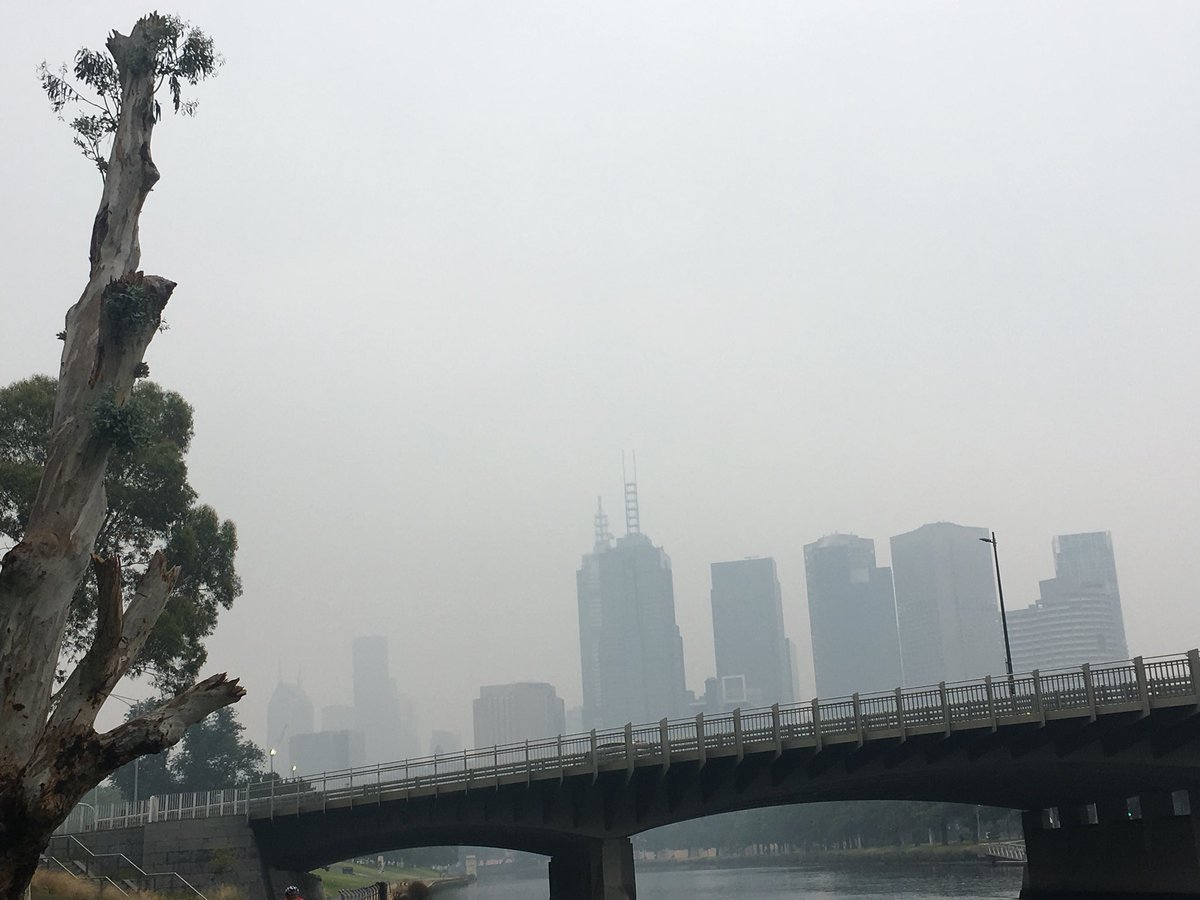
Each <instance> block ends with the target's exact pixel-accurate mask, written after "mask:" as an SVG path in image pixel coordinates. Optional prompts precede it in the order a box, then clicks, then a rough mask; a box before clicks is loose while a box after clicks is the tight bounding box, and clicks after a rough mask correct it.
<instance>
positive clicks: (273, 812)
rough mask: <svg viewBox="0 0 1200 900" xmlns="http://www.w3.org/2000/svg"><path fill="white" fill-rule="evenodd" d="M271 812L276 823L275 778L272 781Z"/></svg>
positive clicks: (272, 819)
mask: <svg viewBox="0 0 1200 900" xmlns="http://www.w3.org/2000/svg"><path fill="white" fill-rule="evenodd" d="M270 811H271V821H272V822H274V821H275V779H274V778H272V779H271V802H270Z"/></svg>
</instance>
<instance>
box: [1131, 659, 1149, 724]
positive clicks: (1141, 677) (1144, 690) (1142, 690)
mask: <svg viewBox="0 0 1200 900" xmlns="http://www.w3.org/2000/svg"><path fill="white" fill-rule="evenodd" d="M1133 674H1134V676H1135V677H1136V678H1137V689H1138V699H1139V700H1141V701H1142V718H1145V717H1146V716H1148V715H1150V685H1149V684H1148V683H1147V682H1146V663H1145V661H1144V660H1143V659H1142V658H1141V657H1140V656H1135V657H1134V658H1133Z"/></svg>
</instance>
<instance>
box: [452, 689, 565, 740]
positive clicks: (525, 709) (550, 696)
mask: <svg viewBox="0 0 1200 900" xmlns="http://www.w3.org/2000/svg"><path fill="white" fill-rule="evenodd" d="M472 712H473V714H474V719H475V746H476V747H488V746H491V745H494V744H512V743H515V742H517V741H524V740H531V739H534V738H544V737H553V736H554V735H558V734H563V733H564V732H565V731H566V730H567V725H566V710H565V707H564V705H563V702H562V700H561V699H560V698H559V696H558V694H557V693H556V692H555V690H554V685H552V684H546V683H545V682H544V681H536V682H535V681H523V682H518V683H516V684H492V685H485V686H484V687H481V688H480V689H479V696H478V697H477V698H476V699H475V701H474V703H473V704H472Z"/></svg>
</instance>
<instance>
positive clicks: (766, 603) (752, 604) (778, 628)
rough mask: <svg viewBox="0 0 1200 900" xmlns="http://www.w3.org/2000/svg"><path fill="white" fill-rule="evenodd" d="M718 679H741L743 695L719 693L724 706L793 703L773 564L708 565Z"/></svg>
mask: <svg viewBox="0 0 1200 900" xmlns="http://www.w3.org/2000/svg"><path fill="white" fill-rule="evenodd" d="M709 570H710V575H711V578H712V592H711V594H710V595H709V596H710V599H711V602H712V620H713V644H714V647H715V649H716V656H717V678H718V679H719V683H720V685H722V687H724V686H725V685H728V684H729V683H730V682H729V681H728V679H739V678H740V679H741V682H740V688H741V696H740V698H738V699H737V700H735V699H734V698H733V695H732V692H729V691H724V690H722V694H723V697H727V701H728V702H725V703H723V704H722V705H724V706H729V705H730V704H731V703H732V706H745V707H751V706H770V705H771V704H772V703H791V702H792V701H793V700H794V699H795V697H794V696H793V695H792V660H791V654H790V653H789V652H788V640H787V637H786V636H785V635H784V632H783V598H782V594H781V592H780V589H779V578H778V576H777V575H776V572H775V560H774V559H771V558H770V557H766V558H762V559H740V560H734V561H732V562H718V563H713V564H712V565H711V566H710V567H709Z"/></svg>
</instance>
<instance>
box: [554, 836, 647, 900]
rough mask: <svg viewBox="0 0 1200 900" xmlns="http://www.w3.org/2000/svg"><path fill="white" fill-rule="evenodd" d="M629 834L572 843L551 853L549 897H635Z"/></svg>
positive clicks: (625, 899) (569, 899) (588, 899)
mask: <svg viewBox="0 0 1200 900" xmlns="http://www.w3.org/2000/svg"><path fill="white" fill-rule="evenodd" d="M636 898H637V886H636V884H635V883H634V872H633V844H631V843H630V841H629V838H625V837H622V838H605V839H602V840H592V841H586V842H582V843H572V844H570V845H568V846H565V847H563V848H562V849H561V850H559V851H558V852H556V853H555V854H554V855H553V856H551V857H550V900H636Z"/></svg>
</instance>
